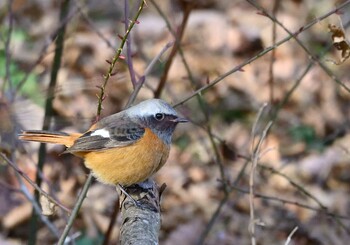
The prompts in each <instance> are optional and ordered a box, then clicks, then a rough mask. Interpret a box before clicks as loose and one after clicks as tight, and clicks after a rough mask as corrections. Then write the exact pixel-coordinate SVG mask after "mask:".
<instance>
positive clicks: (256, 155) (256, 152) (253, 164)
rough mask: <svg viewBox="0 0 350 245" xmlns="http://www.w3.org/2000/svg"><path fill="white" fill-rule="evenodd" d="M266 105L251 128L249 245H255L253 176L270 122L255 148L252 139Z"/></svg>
mask: <svg viewBox="0 0 350 245" xmlns="http://www.w3.org/2000/svg"><path fill="white" fill-rule="evenodd" d="M266 106H267V104H264V105H263V106H262V107H261V108H260V110H259V112H258V115H257V117H256V121H255V123H254V124H253V127H252V133H251V135H252V136H251V137H252V143H251V144H252V154H251V168H250V174H249V206H250V224H249V232H250V235H251V244H252V245H255V244H256V240H255V224H256V218H255V210H254V176H255V169H256V166H257V165H258V161H259V159H260V149H261V146H262V144H263V142H264V140H265V139H266V136H267V132H268V130H269V129H270V127H271V125H272V122H271V121H270V122H269V123H268V124H267V125H266V127H265V129H264V131H263V132H262V134H261V136H260V138H259V141H258V143H257V145H256V146H255V143H254V139H255V134H256V132H257V130H256V129H257V125H258V122H259V120H260V119H261V116H262V113H263V111H264V109H265V108H266Z"/></svg>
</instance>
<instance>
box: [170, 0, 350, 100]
mask: <svg viewBox="0 0 350 245" xmlns="http://www.w3.org/2000/svg"><path fill="white" fill-rule="evenodd" d="M349 3H350V0H348V1H346V2H344V3H342V4H340V5H339V6H338V7H336V8H334V9H333V10H331V11H329V12H327V13H326V14H324V15H322V16H320V17H319V18H315V19H314V20H313V21H311V22H310V23H309V24H307V25H305V26H303V27H301V28H299V30H297V31H295V32H293V33H291V35H289V36H287V37H285V38H284V39H282V40H280V41H279V42H277V43H276V44H274V45H272V46H270V47H267V48H266V49H264V50H263V51H261V52H260V53H259V54H257V55H255V56H254V57H252V58H249V59H248V60H246V61H245V62H243V63H241V64H239V65H238V66H236V67H234V68H233V69H231V70H229V71H227V72H226V73H224V74H222V75H221V76H219V77H217V78H216V79H214V80H213V81H211V82H210V83H208V84H207V85H205V86H203V87H201V88H199V89H197V90H196V91H195V92H193V93H192V94H191V95H189V96H187V97H185V98H183V99H182V100H180V101H179V102H178V103H176V104H175V106H177V105H180V104H183V103H185V102H186V101H188V100H190V99H192V98H193V97H195V96H196V95H197V94H200V93H203V92H204V91H206V90H208V89H209V88H211V87H213V86H214V85H215V84H217V83H219V82H221V81H222V80H224V79H225V78H226V77H228V76H230V75H232V74H233V73H235V72H237V71H240V70H242V69H243V67H245V66H246V65H248V64H250V63H252V62H253V61H255V60H257V59H259V58H260V57H262V56H264V55H265V54H267V53H269V52H270V51H272V50H273V49H275V48H277V47H279V46H281V45H282V44H283V43H285V42H287V41H289V40H290V39H292V38H294V37H295V36H297V35H298V34H300V33H301V32H303V31H305V30H307V29H309V28H311V27H312V26H313V25H315V24H316V23H318V22H320V21H321V20H323V19H325V18H327V17H328V16H330V15H332V14H334V13H336V12H338V11H339V10H340V9H342V8H344V7H345V6H346V5H348V4H349ZM344 86H345V85H343V86H342V87H344ZM345 89H347V88H345ZM347 90H348V89H347Z"/></svg>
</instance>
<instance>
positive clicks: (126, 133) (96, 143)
mask: <svg viewBox="0 0 350 245" xmlns="http://www.w3.org/2000/svg"><path fill="white" fill-rule="evenodd" d="M144 133H145V128H144V127H143V126H141V125H140V124H139V123H135V122H131V121H130V119H129V120H126V119H125V117H123V116H122V115H119V114H115V115H112V116H109V117H106V118H104V119H102V120H101V121H99V122H98V123H97V124H96V127H95V128H94V129H93V130H90V131H88V132H86V133H85V134H83V135H82V136H80V137H79V138H78V139H77V140H76V141H75V142H74V145H72V146H71V147H69V148H68V149H67V150H66V152H70V153H74V152H83V151H85V152H86V151H99V150H105V149H110V148H115V147H124V146H127V145H131V144H133V143H135V142H136V141H138V140H139V139H140V138H141V137H142V136H143V134H144Z"/></svg>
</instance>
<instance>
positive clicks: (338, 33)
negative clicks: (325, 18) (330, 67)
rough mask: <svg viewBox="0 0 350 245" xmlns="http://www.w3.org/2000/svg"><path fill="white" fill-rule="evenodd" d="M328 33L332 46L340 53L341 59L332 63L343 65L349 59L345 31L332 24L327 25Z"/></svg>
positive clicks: (349, 46) (349, 47) (349, 50)
mask: <svg viewBox="0 0 350 245" xmlns="http://www.w3.org/2000/svg"><path fill="white" fill-rule="evenodd" d="M328 29H329V31H330V32H331V33H332V41H333V46H334V47H335V48H336V49H337V50H339V51H341V59H340V61H339V62H336V61H332V62H333V63H334V64H336V65H340V64H342V63H344V61H346V60H347V59H348V58H349V57H350V45H349V42H348V40H346V36H345V31H344V29H343V27H338V26H336V25H333V24H329V25H328Z"/></svg>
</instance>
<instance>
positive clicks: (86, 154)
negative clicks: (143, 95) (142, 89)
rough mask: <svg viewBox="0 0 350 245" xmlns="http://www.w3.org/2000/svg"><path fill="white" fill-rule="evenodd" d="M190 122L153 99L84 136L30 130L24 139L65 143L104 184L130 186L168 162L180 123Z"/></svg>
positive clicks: (112, 116) (108, 119)
mask: <svg viewBox="0 0 350 245" xmlns="http://www.w3.org/2000/svg"><path fill="white" fill-rule="evenodd" d="M182 122H187V120H186V119H184V118H181V117H179V116H178V114H177V113H176V111H175V110H174V108H173V107H171V106H170V105H169V104H168V103H166V102H165V101H163V100H160V99H150V100H146V101H143V102H141V103H139V104H137V105H135V106H132V107H130V108H128V109H126V110H124V111H121V112H119V113H116V114H113V115H111V116H108V117H105V118H103V119H101V120H100V121H99V122H97V123H96V124H93V125H92V126H91V127H90V129H89V130H88V131H87V132H85V133H83V134H80V133H72V134H68V133H64V132H51V131H40V130H28V131H24V132H23V133H22V134H20V135H19V138H20V139H21V140H26V141H37V142H41V143H53V144H61V145H65V146H66V147H67V149H66V151H65V152H67V153H72V154H74V155H76V156H79V157H81V158H83V159H84V160H85V165H86V167H87V168H89V169H91V170H92V172H93V174H94V176H95V177H96V178H97V179H98V180H99V181H101V182H103V183H106V184H112V185H122V186H129V185H132V184H136V183H140V182H142V181H144V180H146V179H148V178H149V177H150V176H152V175H153V174H154V173H155V172H157V171H158V170H159V169H160V168H161V167H162V166H163V165H164V163H165V162H166V160H167V159H168V156H169V150H170V144H171V138H172V135H173V132H174V130H175V127H176V125H177V124H178V123H182Z"/></svg>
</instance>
